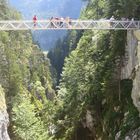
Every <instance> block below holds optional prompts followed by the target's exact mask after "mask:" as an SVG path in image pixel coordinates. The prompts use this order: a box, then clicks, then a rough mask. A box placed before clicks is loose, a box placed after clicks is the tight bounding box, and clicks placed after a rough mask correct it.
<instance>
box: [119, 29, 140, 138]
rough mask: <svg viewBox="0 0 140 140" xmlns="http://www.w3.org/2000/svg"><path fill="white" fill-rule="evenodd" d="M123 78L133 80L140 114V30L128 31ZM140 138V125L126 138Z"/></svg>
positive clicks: (134, 102)
mask: <svg viewBox="0 0 140 140" xmlns="http://www.w3.org/2000/svg"><path fill="white" fill-rule="evenodd" d="M121 79H122V80H123V79H130V80H132V81H133V88H132V93H131V97H132V100H133V104H134V105H135V107H136V108H137V110H138V111H139V114H140V30H135V31H128V32H127V44H126V48H125V58H124V63H123V66H122V70H121ZM133 139H136V140H137V139H140V127H139V128H138V129H136V130H133V131H132V132H130V133H128V134H127V135H126V137H125V140H133Z"/></svg>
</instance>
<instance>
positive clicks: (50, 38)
mask: <svg viewBox="0 0 140 140" xmlns="http://www.w3.org/2000/svg"><path fill="white" fill-rule="evenodd" d="M10 3H11V5H12V6H16V8H17V10H18V11H20V12H21V13H22V14H23V18H25V19H32V17H33V15H35V14H36V15H37V17H38V19H47V18H50V17H52V16H54V17H55V16H57V17H61V16H63V17H67V16H69V17H71V18H78V17H79V15H80V11H81V8H82V5H83V2H82V1H81V0H76V1H75V0H38V1H33V0H31V1H28V0H19V1H18V2H17V0H10ZM27 11H28V12H27ZM65 33H66V31H35V32H33V37H34V40H35V42H38V44H39V45H40V47H41V48H42V49H43V50H48V49H50V48H52V47H53V46H54V44H55V42H56V40H58V38H60V37H63V36H64V35H65Z"/></svg>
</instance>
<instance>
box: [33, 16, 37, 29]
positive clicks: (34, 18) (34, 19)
mask: <svg viewBox="0 0 140 140" xmlns="http://www.w3.org/2000/svg"><path fill="white" fill-rule="evenodd" d="M36 22H37V17H36V15H34V17H33V23H34V27H35V26H36Z"/></svg>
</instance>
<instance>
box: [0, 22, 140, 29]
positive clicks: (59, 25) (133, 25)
mask: <svg viewBox="0 0 140 140" xmlns="http://www.w3.org/2000/svg"><path fill="white" fill-rule="evenodd" d="M47 29H48V30H60V29H70V30H71V29H80V30H81V29H96V30H135V29H140V21H118V20H114V21H110V20H71V21H67V20H63V21H59V20H55V21H51V20H38V21H37V22H35V23H34V22H33V21H32V20H18V21H15V20H13V21H12V20H11V21H0V30H47Z"/></svg>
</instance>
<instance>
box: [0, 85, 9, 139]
mask: <svg viewBox="0 0 140 140" xmlns="http://www.w3.org/2000/svg"><path fill="white" fill-rule="evenodd" d="M8 124H9V117H8V113H7V107H6V101H5V94H4V91H3V88H2V87H1V85H0V140H10V138H9V135H8V132H7V127H8Z"/></svg>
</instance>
